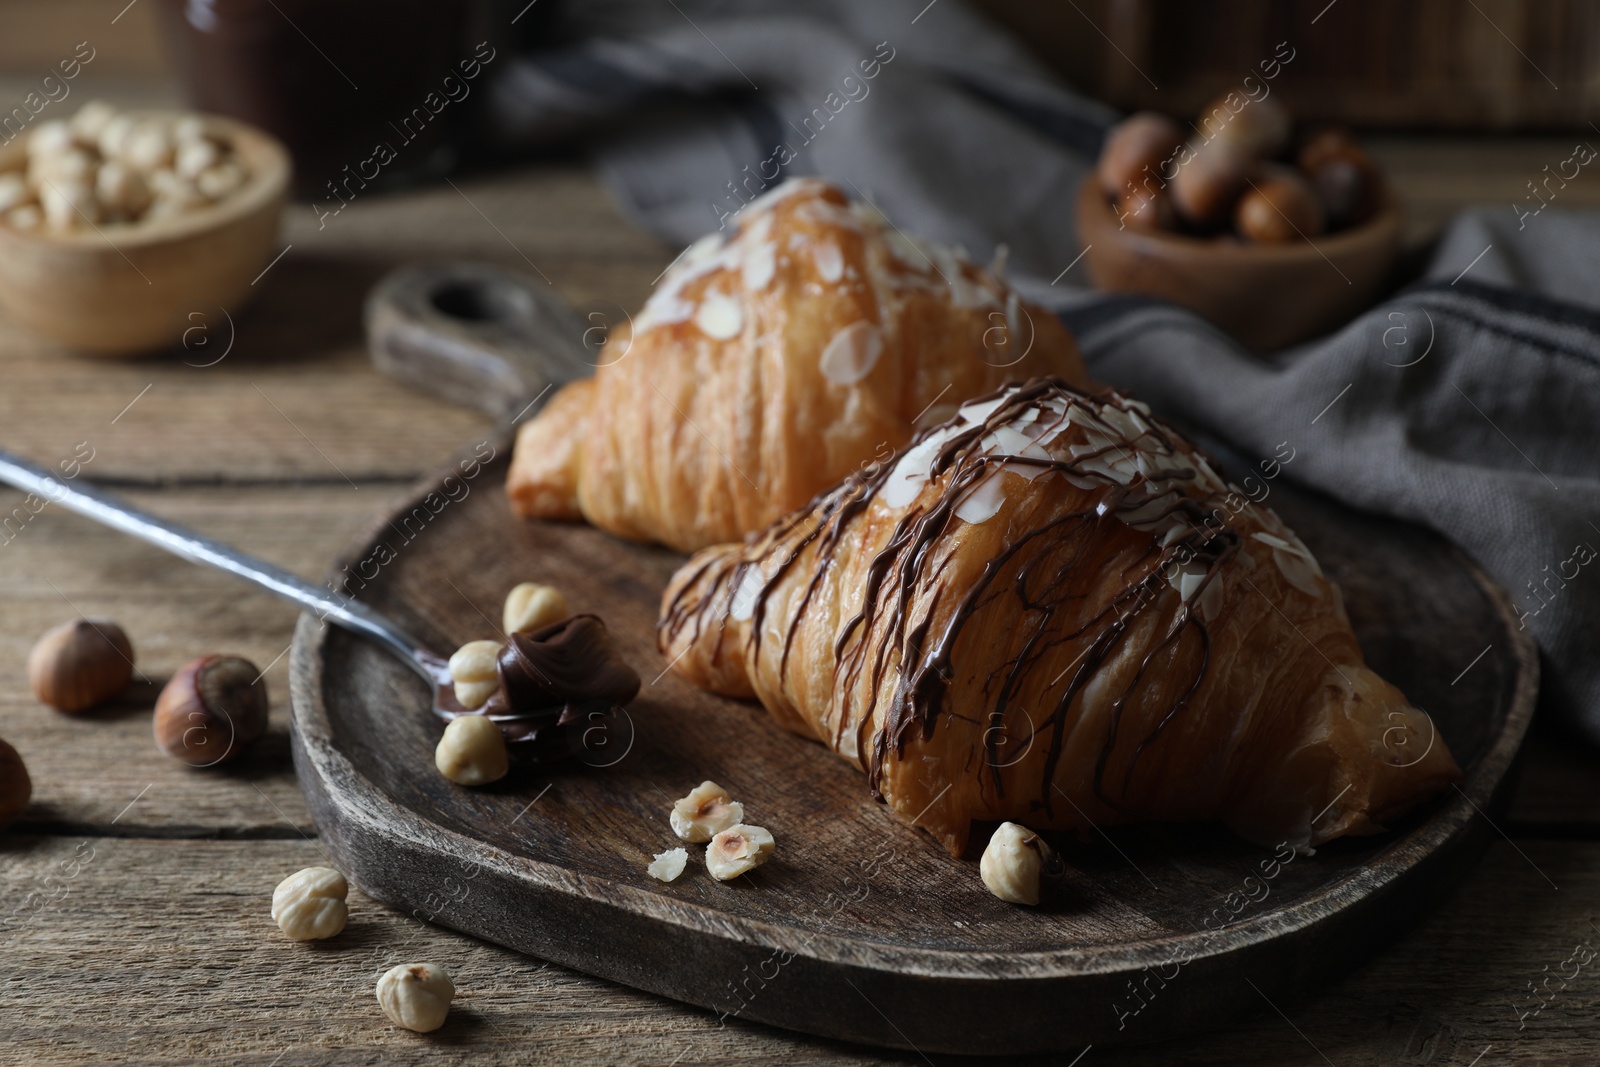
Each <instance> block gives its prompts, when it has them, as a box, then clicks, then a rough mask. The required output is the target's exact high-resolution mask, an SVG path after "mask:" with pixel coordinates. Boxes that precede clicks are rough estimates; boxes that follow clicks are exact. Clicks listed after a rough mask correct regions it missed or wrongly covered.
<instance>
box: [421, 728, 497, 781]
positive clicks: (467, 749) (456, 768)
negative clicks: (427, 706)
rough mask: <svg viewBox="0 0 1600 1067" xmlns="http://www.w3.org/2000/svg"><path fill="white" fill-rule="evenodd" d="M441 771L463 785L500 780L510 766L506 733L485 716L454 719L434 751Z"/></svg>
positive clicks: (435, 760) (435, 763)
mask: <svg viewBox="0 0 1600 1067" xmlns="http://www.w3.org/2000/svg"><path fill="white" fill-rule="evenodd" d="M433 765H434V766H435V767H438V768H439V773H440V774H442V775H444V776H445V777H446V778H448V779H450V780H451V781H452V782H456V783H458V784H460V785H488V784H489V783H490V782H498V781H499V780H500V779H502V778H504V777H505V776H506V771H508V770H510V769H511V763H510V759H509V757H508V756H507V754H506V739H505V735H504V734H502V733H501V732H500V727H498V726H496V725H495V724H494V721H493V720H491V719H488V718H485V717H484V716H482V715H462V716H461V717H459V718H456V719H451V720H450V723H449V725H448V726H446V727H445V728H444V736H443V737H441V738H439V747H438V748H436V749H434V750H433Z"/></svg>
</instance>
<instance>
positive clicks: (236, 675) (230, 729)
mask: <svg viewBox="0 0 1600 1067" xmlns="http://www.w3.org/2000/svg"><path fill="white" fill-rule="evenodd" d="M267 708H268V701H267V686H266V683H265V682H263V681H261V672H260V671H259V670H257V669H256V665H255V664H253V663H251V662H250V661H249V660H247V659H242V658H240V657H238V656H202V657H200V658H199V659H197V660H195V661H194V662H192V663H190V664H188V665H187V666H185V667H184V668H183V669H182V670H180V671H179V672H178V673H177V674H175V675H173V676H172V681H170V682H168V683H167V686H166V688H165V689H163V690H161V696H160V697H158V698H157V699H156V714H155V734H156V744H157V745H160V746H161V750H162V751H163V752H165V753H166V754H167V755H169V756H173V757H175V758H177V759H180V760H182V761H183V762H185V763H187V764H189V765H190V766H191V767H213V766H216V765H217V764H219V763H227V762H228V761H230V760H233V759H237V758H238V757H239V755H240V754H241V753H243V752H244V750H245V749H247V748H249V747H250V746H251V745H252V744H254V743H255V742H256V741H257V740H258V739H259V738H260V737H261V735H262V734H264V733H266V732H267Z"/></svg>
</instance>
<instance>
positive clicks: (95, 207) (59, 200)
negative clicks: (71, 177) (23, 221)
mask: <svg viewBox="0 0 1600 1067" xmlns="http://www.w3.org/2000/svg"><path fill="white" fill-rule="evenodd" d="M39 203H40V204H41V205H42V206H43V207H44V219H45V222H47V223H49V225H50V228H51V229H54V230H70V229H72V228H73V227H74V226H78V225H80V224H82V223H84V222H89V223H95V222H99V221H100V201H99V200H97V199H95V195H94V187H93V186H92V185H90V184H88V183H87V182H69V181H59V182H58V181H55V180H53V179H52V180H50V181H47V182H45V184H44V185H43V186H42V187H41V188H40V189H39Z"/></svg>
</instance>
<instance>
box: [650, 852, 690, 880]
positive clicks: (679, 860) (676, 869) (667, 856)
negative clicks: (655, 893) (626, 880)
mask: <svg viewBox="0 0 1600 1067" xmlns="http://www.w3.org/2000/svg"><path fill="white" fill-rule="evenodd" d="M688 863H689V853H688V851H687V850H686V849H681V848H669V849H667V851H665V852H657V853H656V861H655V862H654V863H652V864H651V865H650V866H648V867H646V868H645V869H644V873H646V874H648V875H649V876H650V877H652V878H656V879H659V880H660V881H663V882H672V881H676V880H677V877H678V875H680V874H682V873H683V869H684V867H686V866H688Z"/></svg>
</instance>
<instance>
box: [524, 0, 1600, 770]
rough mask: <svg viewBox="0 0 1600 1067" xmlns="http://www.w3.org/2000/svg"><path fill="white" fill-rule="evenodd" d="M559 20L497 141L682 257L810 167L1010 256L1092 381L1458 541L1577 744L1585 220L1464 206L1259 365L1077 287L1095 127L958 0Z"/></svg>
mask: <svg viewBox="0 0 1600 1067" xmlns="http://www.w3.org/2000/svg"><path fill="white" fill-rule="evenodd" d="M556 30H557V33H558V35H559V36H560V37H561V38H562V39H564V40H565V41H566V42H567V43H565V44H560V45H552V46H550V47H547V48H545V49H542V50H539V51H536V52H533V53H531V54H529V55H527V56H525V57H523V58H521V59H519V60H518V61H517V62H516V63H515V64H514V66H513V69H512V70H511V72H510V73H509V75H508V76H507V77H506V79H505V80H504V81H502V82H501V83H499V84H498V85H497V86H496V87H495V89H494V92H493V103H494V114H495V119H496V124H497V128H498V132H499V135H500V137H501V138H502V140H503V141H504V142H505V143H506V144H508V145H510V146H512V147H523V148H526V147H535V146H544V145H550V144H556V143H559V142H561V141H563V140H571V139H577V138H581V139H582V140H583V142H584V143H585V144H586V145H587V146H588V147H589V148H590V149H592V151H593V152H594V154H595V157H596V159H597V161H598V164H599V166H600V169H601V173H602V175H603V177H604V179H605V181H606V183H607V185H608V187H609V188H610V189H611V191H612V193H613V195H614V196H615V198H616V200H617V202H618V204H619V205H620V206H621V208H622V209H623V210H624V211H625V212H626V213H627V214H628V215H629V216H630V217H631V218H633V219H634V220H635V221H636V222H637V223H639V224H640V225H642V226H644V227H645V228H647V229H649V230H651V231H653V232H655V233H657V234H659V235H661V236H662V237H664V238H666V239H668V240H670V241H674V242H677V243H687V242H689V241H691V240H693V239H694V238H696V237H698V236H700V235H701V234H703V233H705V232H708V231H710V230H713V229H717V228H718V227H719V226H721V225H726V224H727V222H728V221H729V219H730V217H731V214H732V213H733V212H736V211H737V209H738V207H739V205H740V204H741V203H742V202H743V201H744V200H747V199H750V198H751V197H753V196H754V195H755V194H756V193H758V192H759V191H760V189H761V187H762V186H763V184H765V185H768V186H770V185H771V184H774V183H775V182H777V181H780V180H782V179H783V178H786V177H791V176H793V175H796V174H820V175H823V176H825V177H828V178H830V179H833V180H835V181H837V182H839V183H840V184H842V185H845V186H847V187H852V188H853V191H854V193H855V195H857V196H858V197H862V198H866V199H870V200H871V201H872V202H874V203H876V204H877V205H878V206H879V207H880V208H881V209H882V210H883V211H884V212H885V213H886V214H887V215H888V216H889V217H890V219H891V220H893V221H894V222H895V223H896V224H897V225H898V226H900V227H901V228H902V229H904V230H905V231H907V232H910V233H917V234H922V235H926V236H930V237H934V238H937V239H940V240H943V241H946V242H949V243H951V244H958V245H962V246H964V247H965V248H966V249H967V250H968V251H969V252H970V253H971V254H972V255H973V256H974V257H975V258H976V259H978V260H979V261H980V262H983V261H986V260H987V259H988V257H989V256H990V255H991V253H992V252H993V250H994V249H995V248H996V247H997V246H998V245H1000V244H1005V245H1006V246H1008V247H1009V249H1010V264H1011V273H1012V275H1013V276H1014V277H1015V278H1017V280H1018V281H1019V284H1020V285H1021V286H1022V287H1023V288H1024V290H1025V291H1026V292H1027V293H1028V294H1029V295H1031V296H1033V297H1035V298H1036V299H1040V300H1042V301H1043V302H1045V303H1046V304H1047V306H1051V307H1053V308H1055V309H1056V310H1058V311H1059V312H1060V313H1061V315H1062V317H1063V319H1064V320H1065V321H1066V322H1067V324H1068V325H1069V326H1070V327H1071V328H1072V329H1073V330H1074V332H1075V333H1076V334H1077V337H1078V340H1079V342H1080V344H1081V345H1082V346H1083V349H1084V354H1085V356H1086V358H1087V360H1088V362H1089V364H1090V368H1091V370H1092V371H1093V373H1094V374H1095V375H1096V376H1098V377H1100V378H1102V379H1104V380H1106V381H1109V382H1111V383H1113V384H1114V385H1117V386H1118V387H1121V388H1125V389H1128V390H1130V391H1132V392H1134V393H1137V394H1138V395H1140V396H1141V397H1143V398H1144V399H1145V400H1147V401H1149V402H1150V403H1151V404H1152V405H1153V406H1154V407H1156V408H1157V409H1158V410H1164V411H1166V412H1168V413H1170V414H1172V415H1174V416H1176V417H1178V418H1180V419H1181V420H1182V421H1184V422H1186V423H1188V424H1190V425H1193V426H1195V427H1197V428H1199V429H1200V430H1202V431H1204V432H1207V433H1210V434H1213V435H1215V436H1216V437H1218V438H1221V439H1223V440H1226V441H1229V442H1231V443H1232V444H1233V445H1234V446H1235V447H1236V448H1238V449H1239V450H1240V451H1241V452H1243V453H1244V454H1246V455H1256V456H1262V457H1269V456H1272V455H1274V453H1275V450H1276V449H1277V447H1278V445H1279V444H1280V443H1282V442H1288V443H1289V444H1290V445H1291V446H1292V447H1293V448H1295V450H1296V459H1295V461H1294V464H1293V466H1292V468H1285V470H1286V473H1287V474H1288V476H1290V477H1293V478H1296V479H1299V480H1301V481H1303V482H1305V483H1307V484H1309V485H1311V486H1314V487H1315V488H1317V489H1320V490H1322V491H1323V492H1326V493H1328V494H1330V495H1332V496H1334V497H1337V498H1339V499H1341V500H1343V501H1346V502H1348V503H1349V504H1351V505H1354V506H1357V507H1361V508H1366V509H1369V510H1372V511H1376V512H1381V513H1384V514H1388V515H1392V516H1396V517H1399V518H1402V519H1407V520H1410V521H1413V522H1417V523H1422V524H1424V525H1427V526H1430V527H1432V528H1433V529H1435V530H1438V531H1439V532H1440V533H1442V534H1444V535H1445V536H1447V537H1449V538H1450V539H1452V540H1453V541H1455V542H1456V543H1457V544H1459V545H1461V546H1462V547H1463V548H1464V549H1466V550H1467V551H1468V552H1469V553H1471V554H1472V555H1473V557H1474V558H1476V559H1477V560H1478V561H1479V563H1480V564H1482V565H1483V567H1484V568H1485V569H1486V570H1488V571H1489V572H1490V573H1491V574H1492V575H1494V577H1495V578H1496V579H1497V580H1498V581H1499V582H1500V583H1501V584H1502V585H1503V586H1504V587H1505V589H1506V590H1507V591H1508V592H1509V593H1510V594H1511V596H1512V598H1513V600H1514V601H1515V602H1516V603H1517V604H1518V606H1519V608H1518V610H1519V614H1520V616H1521V621H1522V623H1523V624H1524V625H1526V626H1528V627H1529V628H1531V629H1532V630H1533V632H1534V634H1535V636H1536V637H1537V639H1538V641H1539V645H1540V648H1541V650H1542V653H1543V668H1544V694H1543V696H1544V699H1545V700H1546V702H1547V703H1548V705H1549V706H1551V707H1553V708H1555V709H1557V710H1558V711H1559V712H1561V713H1562V714H1563V715H1564V716H1565V717H1567V718H1568V719H1569V720H1570V721H1572V722H1574V723H1576V724H1577V725H1578V726H1579V727H1580V729H1582V730H1583V732H1584V733H1585V734H1586V735H1587V736H1588V737H1589V738H1590V739H1592V740H1594V741H1596V742H1597V743H1600V657H1597V656H1596V655H1595V652H1596V640H1597V638H1600V595H1596V589H1597V587H1600V562H1596V550H1597V549H1600V463H1597V449H1596V445H1597V444H1600V216H1595V215H1591V214H1579V213H1570V212H1560V211H1557V210H1555V209H1553V208H1552V209H1549V210H1545V211H1542V212H1541V213H1540V214H1538V215H1536V216H1528V217H1525V218H1520V219H1519V218H1518V217H1517V214H1516V212H1515V211H1513V209H1512V208H1511V207H1510V205H1509V203H1508V204H1507V205H1506V206H1504V207H1491V208H1484V209H1481V210H1477V211H1472V212H1468V213H1465V214H1463V215H1462V216H1460V217H1459V218H1458V219H1457V220H1456V221H1455V222H1454V224H1453V225H1452V226H1451V227H1450V228H1449V230H1448V232H1447V233H1446V234H1445V236H1444V238H1443V240H1442V241H1441V242H1440V244H1439V247H1438V250H1437V253H1436V255H1435V258H1434V261H1433V263H1432V265H1431V266H1430V268H1429V269H1428V271H1427V272H1426V276H1425V277H1424V279H1423V280H1421V281H1420V282H1418V283H1417V284H1416V285H1414V286H1412V287H1411V288H1409V289H1407V290H1405V291H1404V292H1402V293H1401V294H1399V295H1398V296H1396V297H1395V298H1393V299H1391V300H1389V301H1388V302H1386V303H1384V304H1383V305H1381V306H1379V307H1376V308H1373V309H1372V310H1370V311H1368V312H1366V313H1365V314H1363V315H1361V316H1359V317H1358V318H1356V319H1355V320H1354V321H1352V322H1351V323H1349V324H1347V325H1346V326H1345V327H1343V328H1342V329H1340V330H1338V331H1336V332H1334V333H1332V334H1330V335H1328V336H1326V337H1323V338H1320V339H1318V340H1315V341H1312V342H1310V343H1307V344H1303V345H1300V346H1297V347H1295V348H1293V349H1290V350H1287V351H1284V352H1280V353H1277V354H1275V355H1274V356H1272V357H1270V358H1265V359H1264V358H1261V357H1258V356H1252V355H1251V354H1249V353H1247V352H1246V351H1244V350H1243V349H1242V348H1241V347H1240V346H1239V345H1237V344H1236V343H1234V342H1233V341H1231V340H1230V339H1229V338H1228V337H1226V336H1224V335H1223V334H1221V333H1220V332H1219V331H1217V330H1216V329H1214V328H1213V327H1211V326H1209V325H1208V324H1206V323H1205V322H1203V321H1202V320H1200V319H1198V318H1197V317H1195V316H1194V315H1192V314H1190V313H1188V312H1186V311H1184V310H1182V309H1179V308H1176V307H1173V306H1171V305H1168V304H1163V303H1160V302H1157V301H1153V300H1147V299H1143V298H1137V297H1127V296H1113V295H1106V294H1099V293H1094V292H1091V291H1088V290H1084V289H1079V288H1075V287H1074V282H1078V283H1079V284H1081V283H1082V281H1083V272H1082V268H1081V266H1075V267H1073V269H1070V270H1069V269H1068V268H1069V266H1073V265H1074V264H1075V262H1076V260H1077V258H1078V255H1079V252H1080V251H1081V248H1080V247H1079V245H1078V243H1077V240H1076V238H1075V235H1074V234H1073V227H1072V210H1071V203H1072V194H1073V191H1074V190H1075V188H1076V186H1077V184H1078V182H1079V181H1080V180H1081V179H1082V177H1083V176H1084V175H1085V174H1087V173H1088V171H1089V170H1090V168H1091V167H1092V161H1093V159H1094V157H1095V153H1096V151H1097V148H1098V144H1099V141H1100V138H1101V137H1102V136H1103V133H1104V130H1105V128H1106V127H1107V126H1108V125H1109V124H1110V123H1111V122H1113V121H1115V119H1116V115H1115V114H1114V113H1113V112H1111V111H1109V110H1108V109H1106V108H1105V107H1104V106H1102V105H1100V104H1097V103H1094V102H1092V101H1088V100H1085V99H1083V98H1082V97H1079V96H1077V95H1075V94H1073V93H1072V92H1071V91H1070V90H1068V89H1066V88H1064V87H1063V86H1061V85H1060V84H1059V83H1058V82H1056V81H1054V80H1053V79H1052V77H1051V76H1050V75H1049V74H1047V73H1045V72H1044V71H1043V70H1042V69H1041V68H1040V66H1039V65H1038V64H1037V63H1036V62H1034V61H1033V60H1032V59H1030V58H1029V57H1028V55H1027V54H1026V53H1025V52H1024V50H1023V49H1022V48H1021V47H1020V45H1019V44H1018V43H1017V42H1015V41H1014V40H1012V39H1010V38H1009V37H1008V36H1007V35H1006V34H1005V33H1004V32H1003V31H1001V30H1000V29H998V28H996V27H994V26H993V25H991V24H989V23H987V22H986V21H984V20H983V19H982V18H981V17H980V16H978V15H976V14H975V13H973V12H972V11H970V10H967V9H965V8H963V7H962V6H961V5H960V4H959V2H958V0H935V2H934V3H931V4H929V3H927V2H926V0H905V2H900V0H872V2H871V3H866V2H852V0H833V2H815V3H809V4H799V3H787V4H777V3H771V2H758V0H672V2H669V3H660V2H656V0H651V2H649V3H640V2H639V0H589V2H587V3H584V4H573V5H571V6H570V9H568V10H566V11H564V13H563V15H562V17H561V20H560V23H559V25H558V26H557V27H556ZM1085 31H1086V32H1092V30H1091V29H1090V28H1089V27H1088V26H1087V25H1086V26H1085ZM869 72H870V76H869ZM1052 283H1054V284H1052ZM1476 652H1477V650H1472V649H1463V650H1461V654H1462V655H1461V660H1462V662H1461V666H1462V667H1463V668H1465V667H1467V666H1468V665H1469V661H1470V660H1471V658H1472V656H1473V655H1475V654H1476Z"/></svg>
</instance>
